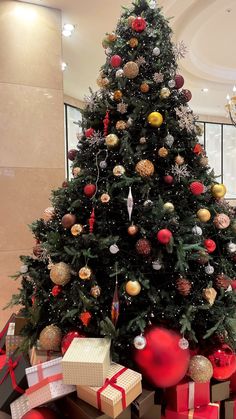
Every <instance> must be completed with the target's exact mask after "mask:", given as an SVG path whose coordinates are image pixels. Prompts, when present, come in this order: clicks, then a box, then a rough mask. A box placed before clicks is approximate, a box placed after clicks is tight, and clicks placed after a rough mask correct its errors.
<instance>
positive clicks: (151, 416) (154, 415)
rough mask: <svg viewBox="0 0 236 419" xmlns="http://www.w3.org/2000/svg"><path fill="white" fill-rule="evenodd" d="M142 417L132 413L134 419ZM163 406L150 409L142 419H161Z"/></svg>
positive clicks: (155, 405) (154, 406)
mask: <svg viewBox="0 0 236 419" xmlns="http://www.w3.org/2000/svg"><path fill="white" fill-rule="evenodd" d="M139 417H140V416H138V415H137V414H136V413H134V412H132V416H131V418H132V419H138V418H139ZM161 418H162V416H161V405H160V404H154V405H153V406H152V407H150V409H148V410H147V411H146V412H145V413H144V415H143V416H142V419H161Z"/></svg>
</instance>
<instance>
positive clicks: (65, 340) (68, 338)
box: [61, 330, 85, 355]
mask: <svg viewBox="0 0 236 419" xmlns="http://www.w3.org/2000/svg"><path fill="white" fill-rule="evenodd" d="M84 337H85V336H84V335H82V334H81V333H80V332H78V331H77V330H73V331H71V332H68V333H67V334H66V335H65V336H64V337H63V339H62V341H61V352H62V355H64V354H65V353H66V351H67V349H68V348H69V346H70V344H71V342H72V340H73V339H74V338H84Z"/></svg>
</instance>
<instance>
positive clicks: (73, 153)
mask: <svg viewBox="0 0 236 419" xmlns="http://www.w3.org/2000/svg"><path fill="white" fill-rule="evenodd" d="M77 154H78V151H77V150H76V149H75V148H72V149H71V150H69V151H68V153H67V157H68V159H69V160H70V161H74V160H75V158H76V156H77Z"/></svg>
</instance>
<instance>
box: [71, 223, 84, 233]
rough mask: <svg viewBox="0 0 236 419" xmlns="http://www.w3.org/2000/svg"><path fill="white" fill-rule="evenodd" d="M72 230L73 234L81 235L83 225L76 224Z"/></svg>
mask: <svg viewBox="0 0 236 419" xmlns="http://www.w3.org/2000/svg"><path fill="white" fill-rule="evenodd" d="M70 231H71V234H72V235H73V236H79V235H80V234H81V233H83V226H82V224H74V225H73V226H72V227H71V229H70Z"/></svg>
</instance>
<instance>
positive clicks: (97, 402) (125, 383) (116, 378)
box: [77, 363, 142, 418]
mask: <svg viewBox="0 0 236 419" xmlns="http://www.w3.org/2000/svg"><path fill="white" fill-rule="evenodd" d="M141 379H142V376H141V374H139V373H137V372H136V371H133V370H130V369H129V368H124V367H123V366H122V365H119V364H115V363H112V364H111V366H110V369H109V373H108V375H107V379H106V381H105V384H104V385H103V386H102V387H90V386H86V387H85V386H77V395H78V397H79V398H80V399H82V400H84V401H86V402H87V403H89V404H91V405H92V406H94V407H96V408H97V409H99V410H101V411H102V412H104V413H106V414H107V415H108V416H111V417H112V418H116V417H117V416H118V415H119V414H120V413H122V411H123V410H125V409H126V407H127V406H129V405H130V404H131V403H132V401H133V400H134V399H136V397H138V396H139V394H140V393H141V392H142V386H141Z"/></svg>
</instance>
